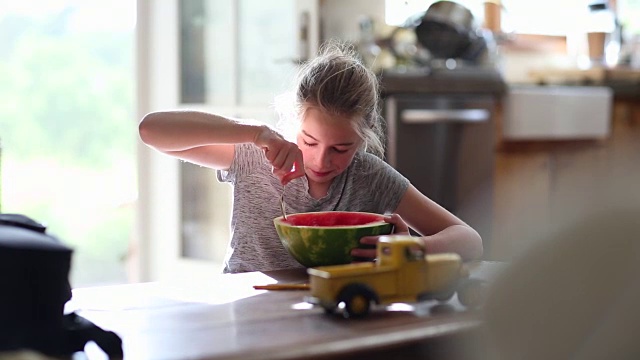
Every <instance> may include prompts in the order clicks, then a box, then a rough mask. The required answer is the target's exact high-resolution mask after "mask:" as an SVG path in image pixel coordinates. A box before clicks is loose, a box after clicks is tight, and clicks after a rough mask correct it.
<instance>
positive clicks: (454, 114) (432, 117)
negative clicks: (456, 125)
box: [400, 109, 491, 124]
mask: <svg viewBox="0 0 640 360" xmlns="http://www.w3.org/2000/svg"><path fill="white" fill-rule="evenodd" d="M490 116H491V114H490V112H489V110H487V109H460V110H431V109H429V110H424V109H421V110H417V109H413V110H403V111H402V113H401V114H400V120H401V121H402V122H403V123H407V124H424V123H439V122H481V121H488V120H489V117H490Z"/></svg>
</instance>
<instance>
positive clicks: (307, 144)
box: [302, 140, 318, 146]
mask: <svg viewBox="0 0 640 360" xmlns="http://www.w3.org/2000/svg"><path fill="white" fill-rule="evenodd" d="M302 142H304V144H305V145H306V146H316V145H318V144H310V143H308V142H307V141H306V140H302Z"/></svg>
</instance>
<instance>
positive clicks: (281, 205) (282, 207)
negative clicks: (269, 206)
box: [280, 186, 287, 220]
mask: <svg viewBox="0 0 640 360" xmlns="http://www.w3.org/2000/svg"><path fill="white" fill-rule="evenodd" d="M280 210H282V218H283V219H285V220H287V213H286V211H284V186H282V194H281V195H280Z"/></svg>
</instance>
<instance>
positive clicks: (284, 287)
mask: <svg viewBox="0 0 640 360" xmlns="http://www.w3.org/2000/svg"><path fill="white" fill-rule="evenodd" d="M253 288H254V289H256V290H309V289H311V287H310V286H309V284H268V285H253Z"/></svg>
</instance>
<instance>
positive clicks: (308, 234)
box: [273, 211, 392, 267]
mask: <svg viewBox="0 0 640 360" xmlns="http://www.w3.org/2000/svg"><path fill="white" fill-rule="evenodd" d="M273 223H274V225H275V227H276V231H277V232H278V236H279V237H280V241H282V244H283V245H284V247H285V248H286V249H287V250H288V251H289V253H290V254H291V255H292V256H293V257H294V258H295V259H296V260H297V261H298V262H299V263H300V264H302V265H304V266H306V267H315V266H325V265H339V264H348V263H350V262H352V261H353V260H354V259H353V258H352V257H351V254H350V252H351V249H353V248H356V247H359V246H360V243H359V241H360V238H362V237H363V236H369V235H386V234H390V233H391V230H392V225H391V224H389V223H387V222H385V221H384V220H383V216H382V215H380V214H373V213H366V212H353V211H323V212H309V213H299V214H291V215H287V219H286V220H284V219H283V217H282V216H280V217H277V218H275V219H274V220H273Z"/></svg>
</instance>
